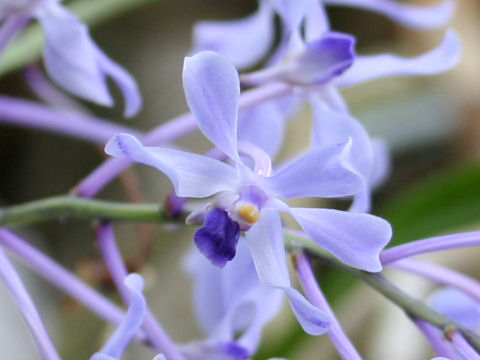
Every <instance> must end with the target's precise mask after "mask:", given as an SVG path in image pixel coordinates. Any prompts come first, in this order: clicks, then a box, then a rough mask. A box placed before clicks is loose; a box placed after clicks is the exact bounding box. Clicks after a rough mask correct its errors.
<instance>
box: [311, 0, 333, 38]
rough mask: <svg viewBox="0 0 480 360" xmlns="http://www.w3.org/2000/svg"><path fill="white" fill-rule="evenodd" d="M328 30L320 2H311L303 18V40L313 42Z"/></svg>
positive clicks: (326, 18) (327, 22) (323, 8)
mask: <svg viewBox="0 0 480 360" xmlns="http://www.w3.org/2000/svg"><path fill="white" fill-rule="evenodd" d="M329 29H330V24H329V21H328V16H327V12H326V11H325V7H324V6H323V4H322V3H321V2H320V1H311V2H310V7H309V8H308V10H307V15H306V17H305V39H306V40H307V42H310V41H313V40H315V39H318V38H320V37H322V36H323V34H325V33H326V32H327V31H328V30H329Z"/></svg>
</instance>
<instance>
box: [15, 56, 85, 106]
mask: <svg viewBox="0 0 480 360" xmlns="http://www.w3.org/2000/svg"><path fill="white" fill-rule="evenodd" d="M23 77H24V79H25V82H26V83H27V85H28V86H29V88H30V90H31V91H32V92H33V93H34V94H35V96H37V97H38V98H39V99H40V100H42V101H43V102H45V103H46V104H48V105H51V106H53V107H54V108H58V109H66V110H70V111H75V112H76V113H83V114H88V113H89V112H88V110H87V108H86V107H85V106H83V105H82V104H80V102H78V101H76V100H75V99H73V98H72V97H70V96H68V95H67V94H66V93H64V92H62V91H61V90H60V89H58V88H57V87H55V86H54V85H53V84H52V83H51V82H50V81H49V80H48V78H47V77H46V75H45V73H44V72H43V71H42V69H41V68H40V67H39V66H38V65H30V66H28V67H27V68H26V69H25V70H24V72H23Z"/></svg>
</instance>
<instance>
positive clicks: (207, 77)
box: [105, 52, 391, 334]
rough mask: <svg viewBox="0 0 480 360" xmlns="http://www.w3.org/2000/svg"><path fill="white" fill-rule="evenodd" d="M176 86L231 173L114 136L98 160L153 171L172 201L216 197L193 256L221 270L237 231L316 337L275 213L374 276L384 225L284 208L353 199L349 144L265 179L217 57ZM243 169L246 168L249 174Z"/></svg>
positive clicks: (267, 169)
mask: <svg viewBox="0 0 480 360" xmlns="http://www.w3.org/2000/svg"><path fill="white" fill-rule="evenodd" d="M183 82H184V90H185V94H186V98H187V103H188V105H189V107H190V109H191V110H192V112H193V114H194V115H195V117H196V119H197V121H198V126H199V128H200V130H201V131H202V132H203V134H204V135H205V136H206V137H207V138H208V139H209V140H210V141H211V142H212V143H213V144H214V145H215V146H216V147H217V148H218V149H219V150H221V151H222V152H223V153H224V154H225V155H226V156H227V157H228V158H229V160H230V161H231V162H232V164H233V165H230V164H227V163H224V162H221V161H219V160H216V159H212V158H209V157H206V156H202V155H197V154H192V153H188V152H184V151H179V150H173V149H165V148H156V147H145V146H143V145H142V144H141V143H140V142H139V141H138V140H137V139H136V138H135V137H133V136H130V135H128V134H120V135H117V136H115V137H113V138H112V139H111V140H110V141H109V142H108V144H107V145H106V148H105V151H106V152H107V153H108V154H110V155H112V156H116V157H122V158H128V159H130V160H133V161H136V162H140V163H144V164H147V165H150V166H153V167H155V168H157V169H159V170H160V171H162V172H163V173H165V174H166V175H167V176H168V177H169V178H170V180H171V181H172V183H173V185H174V188H175V193H176V195H177V196H180V197H188V198H207V197H210V196H212V195H216V196H215V197H214V199H213V200H212V201H211V202H210V203H209V205H208V206H207V207H206V210H207V213H206V215H205V219H204V224H203V226H202V227H200V229H198V230H197V232H196V233H195V236H194V240H195V244H196V246H197V247H198V248H199V250H200V251H201V252H202V253H203V254H204V255H205V256H206V257H208V258H209V260H210V261H211V262H212V263H213V264H215V265H217V266H220V267H221V266H224V265H225V264H226V263H227V262H228V261H229V260H231V259H232V258H233V257H234V256H235V249H236V245H237V242H238V239H239V235H240V232H241V231H244V232H246V240H247V243H248V245H249V248H250V252H251V255H252V257H253V261H254V264H255V267H256V269H257V274H258V276H259V278H260V281H262V282H263V283H265V284H267V285H270V286H273V287H276V288H280V289H282V290H284V291H285V293H286V294H287V296H288V297H289V300H290V304H291V305H292V308H293V311H294V312H295V315H296V316H297V318H298V319H299V321H300V324H301V325H302V326H303V328H304V329H305V330H306V331H307V332H309V333H313V334H320V333H323V332H324V331H325V329H326V319H325V317H324V315H323V314H322V313H321V312H319V311H318V309H316V308H314V307H313V306H312V305H311V304H309V303H308V302H307V301H306V300H305V298H304V297H303V296H301V295H300V293H299V292H298V291H296V290H295V289H293V288H292V287H291V285H290V280H289V277H288V270H287V266H286V262H285V249H284V246H283V236H282V224H281V221H280V216H279V214H278V212H279V211H281V212H286V213H288V214H290V215H291V216H293V217H294V218H295V219H296V221H297V222H298V223H299V224H300V226H301V227H302V228H303V230H304V231H305V232H306V233H307V234H308V235H309V236H310V237H311V238H312V239H313V241H315V242H317V243H319V244H321V246H323V247H324V248H326V249H327V250H328V251H330V252H331V253H332V254H334V255H335V256H336V257H338V258H339V259H340V260H342V261H344V262H346V263H348V264H350V265H352V266H355V267H358V268H360V269H364V270H367V271H379V270H381V264H380V262H379V259H378V253H379V251H380V250H381V249H382V248H383V247H384V246H385V245H386V243H387V242H388V241H389V239H390V236H391V228H390V225H389V224H388V223H387V222H386V221H385V220H383V219H380V218H378V217H375V216H372V215H368V214H357V213H348V212H344V211H338V210H331V209H313V208H292V207H289V206H288V205H287V204H286V203H285V202H284V201H283V200H282V199H289V198H295V197H306V196H307V197H308V196H314V197H342V196H347V195H351V194H353V193H354V192H355V191H356V190H357V188H358V186H359V179H358V176H357V175H356V174H355V172H353V171H351V170H350V169H349V148H350V144H349V142H346V143H340V144H335V145H334V146H331V147H325V148H315V149H312V150H311V151H309V152H307V153H306V154H304V155H303V156H301V157H300V158H298V159H297V160H296V161H295V162H294V163H292V164H290V165H289V166H287V167H286V168H284V169H282V170H281V171H279V172H278V173H272V169H271V161H270V158H269V157H268V155H266V154H265V153H264V152H263V151H262V150H260V149H259V148H257V147H256V146H254V145H252V144H248V143H243V142H238V141H237V136H236V133H237V112H238V97H239V94H240V87H239V79H238V74H237V72H236V70H235V68H234V66H233V65H232V64H231V63H230V62H228V61H227V60H226V59H225V58H224V57H223V56H220V55H218V54H216V53H213V52H204V53H200V54H197V55H196V56H193V57H191V58H186V59H185V64H184V71H183ZM265 136H268V134H265ZM245 157H246V158H245ZM248 160H251V161H253V164H252V166H251V167H249V164H250V162H251V161H248Z"/></svg>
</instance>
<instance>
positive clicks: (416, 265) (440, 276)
mask: <svg viewBox="0 0 480 360" xmlns="http://www.w3.org/2000/svg"><path fill="white" fill-rule="evenodd" d="M389 266H390V267H392V268H395V269H400V270H405V271H409V272H413V273H415V274H419V275H422V276H425V277H426V278H428V279H430V280H433V281H435V282H437V283H439V284H443V285H447V286H451V287H455V288H457V289H459V290H462V291H463V292H465V293H467V294H469V295H470V296H472V297H474V298H475V299H477V300H478V301H479V302H480V283H479V282H478V281H477V280H475V279H473V278H471V277H469V276H467V275H465V274H462V273H459V272H457V271H454V270H450V269H447V268H445V267H443V266H438V265H435V264H429V263H426V262H423V261H418V260H413V259H403V260H399V261H396V262H394V263H391V264H390V265H389Z"/></svg>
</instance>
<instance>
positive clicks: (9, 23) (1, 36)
mask: <svg viewBox="0 0 480 360" xmlns="http://www.w3.org/2000/svg"><path fill="white" fill-rule="evenodd" d="M29 21H30V19H29V18H28V16H22V15H20V16H12V17H11V18H9V19H7V20H6V21H5V23H4V24H3V26H1V27H0V53H1V52H2V51H3V49H4V48H5V46H7V45H8V43H9V42H10V41H11V40H12V39H13V38H14V37H15V36H16V35H17V34H18V33H19V32H20V31H21V30H22V29H23V28H24V27H25V25H26V24H27V23H28V22H29Z"/></svg>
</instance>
